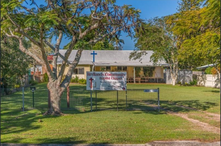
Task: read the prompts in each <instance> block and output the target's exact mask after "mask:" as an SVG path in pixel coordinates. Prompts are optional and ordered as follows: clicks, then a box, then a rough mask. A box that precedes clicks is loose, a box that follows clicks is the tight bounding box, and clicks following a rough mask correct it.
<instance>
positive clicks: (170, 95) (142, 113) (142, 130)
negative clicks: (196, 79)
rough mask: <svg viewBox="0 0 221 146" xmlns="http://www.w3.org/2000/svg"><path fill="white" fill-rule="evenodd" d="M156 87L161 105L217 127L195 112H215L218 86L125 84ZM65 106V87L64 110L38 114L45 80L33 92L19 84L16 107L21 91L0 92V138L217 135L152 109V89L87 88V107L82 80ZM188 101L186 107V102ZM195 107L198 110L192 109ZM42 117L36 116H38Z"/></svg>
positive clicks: (124, 139) (141, 139)
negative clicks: (58, 112)
mask: <svg viewBox="0 0 221 146" xmlns="http://www.w3.org/2000/svg"><path fill="white" fill-rule="evenodd" d="M155 88H160V103H161V107H163V108H164V109H167V110H170V111H175V112H182V113H187V114H189V115H190V117H191V118H194V117H195V119H197V120H201V121H202V122H207V123H209V124H211V125H213V126H216V127H218V126H219V124H218V123H217V122H214V121H212V120H208V119H203V118H201V117H197V116H196V115H197V113H201V111H206V112H211V113H216V114H219V113H220V92H219V90H218V89H214V88H205V87H189V86H175V87H173V86H171V85H164V84H136V85H134V84H128V89H155ZM70 89H71V92H70V108H67V103H66V93H64V94H63V96H62V101H61V107H62V111H63V112H64V113H65V116H59V117H57V116H43V115H42V114H41V113H43V112H44V111H46V110H47V94H48V93H47V89H46V84H39V85H38V86H37V90H36V92H35V108H34V109H33V108H32V93H31V92H30V91H29V89H26V90H25V109H26V111H24V112H23V111H22V110H21V106H22V94H21V92H17V93H14V94H13V95H9V96H5V97H2V99H1V101H2V105H1V106H2V110H1V140H2V142H3V143H115V144H120V143H147V142H151V141H156V140H200V141H219V140H220V135H219V134H214V133H210V132H206V131H202V129H201V128H200V127H198V126H196V125H194V124H192V123H191V122H189V121H186V120H185V119H182V118H180V117H177V116H174V115H168V114H166V112H164V111H161V112H158V111H157V110H155V109H154V108H153V106H156V105H157V94H156V93H144V92H143V91H142V90H134V91H132V90H128V92H127V105H128V106H127V107H126V100H125V99H126V94H125V92H123V91H119V92H118V97H119V105H118V106H119V111H117V105H116V101H117V98H116V96H117V92H116V91H108V92H98V93H97V110H96V98H95V93H94V94H93V110H94V111H93V112H90V92H88V91H85V86H84V85H72V86H71V87H70ZM186 107H189V108H186ZM194 109H198V110H200V111H195V110H194ZM40 121H42V122H40Z"/></svg>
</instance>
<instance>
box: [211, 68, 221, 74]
mask: <svg viewBox="0 0 221 146" xmlns="http://www.w3.org/2000/svg"><path fill="white" fill-rule="evenodd" d="M218 70H219V72H220V69H219V68H218ZM211 74H213V75H216V74H218V72H217V70H216V68H215V67H213V68H212V69H211Z"/></svg>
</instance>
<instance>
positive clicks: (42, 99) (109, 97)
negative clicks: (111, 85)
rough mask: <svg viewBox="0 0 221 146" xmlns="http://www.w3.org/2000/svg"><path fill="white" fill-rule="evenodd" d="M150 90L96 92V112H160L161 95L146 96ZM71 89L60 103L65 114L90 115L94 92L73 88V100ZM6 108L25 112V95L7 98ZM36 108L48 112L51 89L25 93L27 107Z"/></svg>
mask: <svg viewBox="0 0 221 146" xmlns="http://www.w3.org/2000/svg"><path fill="white" fill-rule="evenodd" d="M144 90H146V89H127V91H93V92H92V105H93V106H92V110H144V111H148V110H157V109H159V99H158V97H159V96H158V93H157V92H153V93H146V92H144ZM67 93H68V92H67V90H66V91H64V93H63V94H62V97H61V101H60V107H61V110H62V111H74V112H86V111H91V98H90V91H88V90H85V89H82V88H81V89H70V90H69V99H68V98H67ZM1 100H2V108H16V109H21V107H22V104H23V101H22V92H15V93H13V94H11V95H8V96H3V97H2V98H1ZM33 101H34V108H36V109H39V110H42V111H45V110H47V109H48V90H47V89H45V88H41V89H37V90H36V91H35V92H34V100H33V93H32V91H31V90H30V89H29V88H28V89H27V88H26V89H25V92H24V108H25V109H28V108H33Z"/></svg>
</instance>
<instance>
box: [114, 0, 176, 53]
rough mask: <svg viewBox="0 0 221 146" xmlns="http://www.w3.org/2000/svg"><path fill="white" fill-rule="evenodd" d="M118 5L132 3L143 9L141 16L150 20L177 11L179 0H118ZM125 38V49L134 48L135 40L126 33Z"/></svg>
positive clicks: (123, 36)
mask: <svg viewBox="0 0 221 146" xmlns="http://www.w3.org/2000/svg"><path fill="white" fill-rule="evenodd" d="M117 4H118V5H123V4H127V5H132V6H133V7H135V8H136V9H140V10H141V18H142V19H144V20H148V19H151V18H154V17H162V16H167V15H171V14H174V13H176V12H177V7H178V0H117ZM121 38H122V39H124V45H123V50H134V49H135V48H134V41H133V40H132V39H131V38H130V37H126V35H125V34H124V35H122V37H121Z"/></svg>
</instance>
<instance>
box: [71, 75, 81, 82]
mask: <svg viewBox="0 0 221 146" xmlns="http://www.w3.org/2000/svg"><path fill="white" fill-rule="evenodd" d="M78 81H79V78H78V76H75V78H73V79H71V82H72V83H78Z"/></svg>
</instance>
